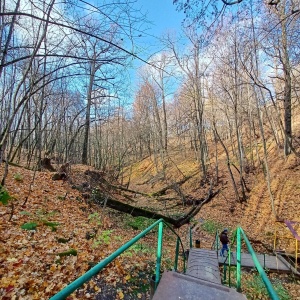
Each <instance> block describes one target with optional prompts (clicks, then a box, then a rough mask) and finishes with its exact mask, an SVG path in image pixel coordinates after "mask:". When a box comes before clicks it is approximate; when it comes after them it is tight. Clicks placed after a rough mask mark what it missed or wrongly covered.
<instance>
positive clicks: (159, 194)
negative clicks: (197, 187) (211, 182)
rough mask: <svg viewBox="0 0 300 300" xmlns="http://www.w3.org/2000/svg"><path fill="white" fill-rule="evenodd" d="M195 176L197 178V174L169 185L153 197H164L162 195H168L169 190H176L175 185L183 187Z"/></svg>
mask: <svg viewBox="0 0 300 300" xmlns="http://www.w3.org/2000/svg"><path fill="white" fill-rule="evenodd" d="M196 174H197V173H196ZM193 176H195V174H193V175H190V176H187V177H185V178H183V179H182V180H180V181H177V182H173V183H171V184H169V185H168V186H166V187H164V188H162V189H161V190H159V191H157V192H154V193H152V194H151V196H153V197H157V196H162V195H164V194H165V193H166V191H167V190H170V189H174V185H182V184H184V183H185V182H186V181H188V180H189V179H191V178H192V177H193Z"/></svg>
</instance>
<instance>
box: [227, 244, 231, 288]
mask: <svg viewBox="0 0 300 300" xmlns="http://www.w3.org/2000/svg"><path fill="white" fill-rule="evenodd" d="M228 255H229V257H228V286H229V287H230V286H231V278H230V275H231V250H230V248H229V250H228Z"/></svg>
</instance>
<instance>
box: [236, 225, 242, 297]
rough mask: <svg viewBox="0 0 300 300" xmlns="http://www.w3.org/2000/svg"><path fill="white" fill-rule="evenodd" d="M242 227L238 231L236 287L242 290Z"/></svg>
mask: <svg viewBox="0 0 300 300" xmlns="http://www.w3.org/2000/svg"><path fill="white" fill-rule="evenodd" d="M241 250H242V247H241V228H240V227H238V229H237V233H236V289H237V291H238V292H240V291H241Z"/></svg>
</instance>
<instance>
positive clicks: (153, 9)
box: [136, 0, 184, 52]
mask: <svg viewBox="0 0 300 300" xmlns="http://www.w3.org/2000/svg"><path fill="white" fill-rule="evenodd" d="M136 6H137V7H140V8H141V10H142V12H143V13H145V14H146V13H147V17H146V18H147V20H148V22H149V24H147V27H148V30H147V31H146V33H145V34H143V39H141V41H142V42H143V43H144V44H145V46H146V47H147V48H149V49H148V50H149V51H150V52H152V51H153V52H157V51H159V50H160V43H159V38H160V37H161V36H162V35H163V34H164V33H166V32H169V31H171V32H174V31H176V32H177V33H179V32H180V28H181V22H182V21H183V19H184V14H183V13H182V12H178V11H176V6H175V5H173V0H137V2H136ZM155 37H156V38H155Z"/></svg>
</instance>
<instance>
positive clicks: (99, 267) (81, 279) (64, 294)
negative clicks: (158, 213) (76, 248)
mask: <svg viewBox="0 0 300 300" xmlns="http://www.w3.org/2000/svg"><path fill="white" fill-rule="evenodd" d="M163 224H165V225H166V226H167V227H168V228H169V229H170V230H171V231H172V232H173V233H174V234H175V235H176V236H177V243H176V253H175V262H174V270H175V271H177V266H178V256H179V246H180V245H181V248H182V252H183V268H184V272H185V269H186V267H185V265H186V257H185V251H184V247H183V244H182V241H181V239H180V237H179V236H178V234H177V233H176V232H175V231H174V230H173V228H172V227H171V226H170V225H169V224H167V223H166V222H164V220H163V219H160V220H158V221H156V222H155V223H153V224H152V225H151V226H149V227H148V228H146V229H145V230H144V231H142V232H141V233H139V234H138V235H136V236H135V237H134V238H133V239H131V240H130V241H128V242H127V243H126V244H124V245H123V246H122V247H120V248H119V249H117V250H116V251H115V252H114V253H112V254H111V255H109V256H108V257H107V258H105V259H103V260H102V261H100V262H99V263H98V264H97V265H96V266H94V267H93V268H92V269H90V270H89V271H87V272H86V273H85V274H83V275H82V276H80V277H79V278H77V279H76V280H75V281H73V282H72V283H70V284H69V285H68V286H66V287H65V288H64V289H63V290H61V291H60V292H58V293H57V294H56V295H54V296H53V297H52V298H50V300H62V299H65V298H66V297H68V296H69V295H70V294H71V293H73V292H74V291H75V290H76V289H78V288H80V287H81V286H82V285H83V284H84V283H85V282H87V281H89V280H90V279H91V278H92V277H93V276H95V275H97V274H98V273H99V272H100V271H101V270H102V269H103V268H105V267H106V266H107V265H108V264H109V263H111V262H112V261H113V260H114V259H115V258H116V257H118V256H119V255H120V254H122V253H123V252H124V251H126V250H127V249H128V248H130V247H131V246H132V245H133V244H135V243H136V242H137V241H138V240H140V239H141V238H142V237H144V236H145V235H146V234H148V233H149V232H150V231H151V230H152V229H153V228H154V227H156V226H157V225H158V238H157V255H156V268H155V289H156V287H157V285H158V283H159V279H160V266H161V257H162V243H163Z"/></svg>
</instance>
